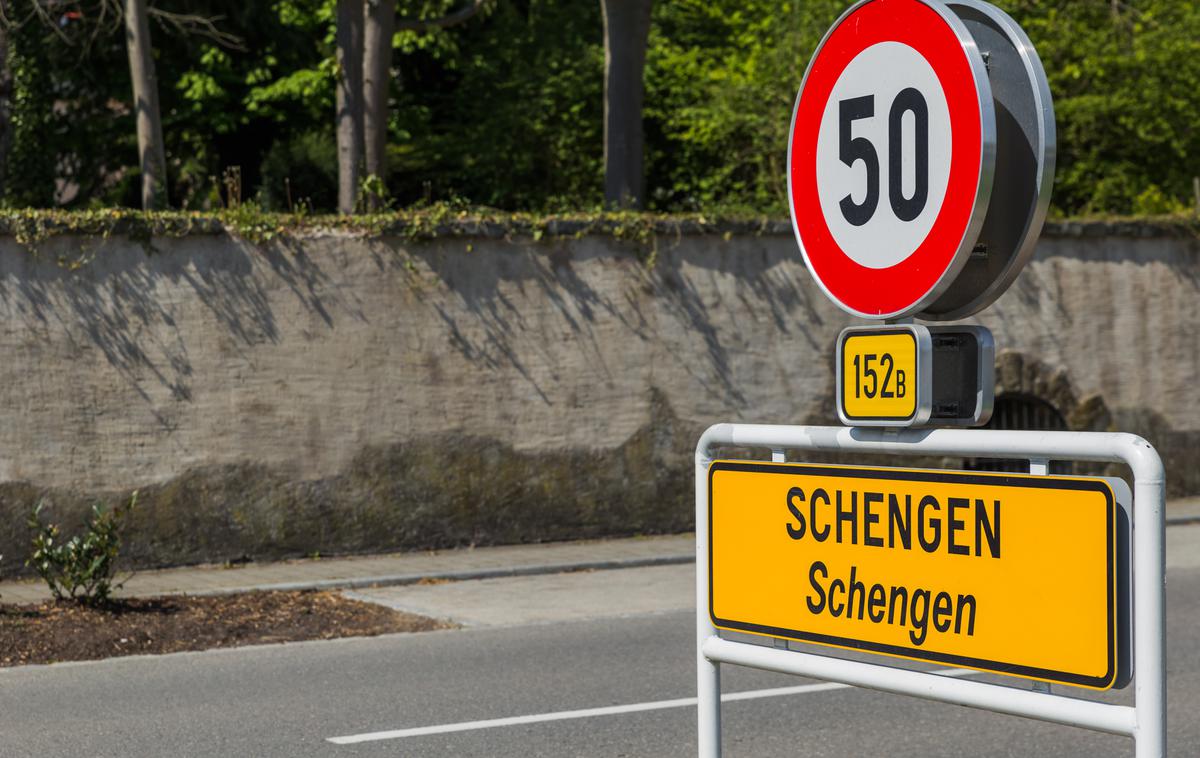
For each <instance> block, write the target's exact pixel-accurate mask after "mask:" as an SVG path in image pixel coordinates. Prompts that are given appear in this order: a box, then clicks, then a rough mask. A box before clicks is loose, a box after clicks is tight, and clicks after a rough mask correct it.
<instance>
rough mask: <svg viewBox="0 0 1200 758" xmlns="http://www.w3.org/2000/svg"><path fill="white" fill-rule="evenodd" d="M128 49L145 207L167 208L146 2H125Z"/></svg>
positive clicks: (140, 0) (164, 169)
mask: <svg viewBox="0 0 1200 758" xmlns="http://www.w3.org/2000/svg"><path fill="white" fill-rule="evenodd" d="M125 46H126V48H127V50H128V51H129V77H130V79H132V80H133V108H134V115H135V116H136V118H137V138H138V162H139V164H140V165H141V169H142V208H143V209H145V210H148V211H149V210H156V209H159V208H162V207H163V206H165V205H166V200H167V159H166V152H165V150H164V149H163V136H162V116H161V115H160V114H159V110H158V84H157V82H156V81H155V78H154V50H153V48H151V46H150V24H149V23H148V20H147V15H146V0H125Z"/></svg>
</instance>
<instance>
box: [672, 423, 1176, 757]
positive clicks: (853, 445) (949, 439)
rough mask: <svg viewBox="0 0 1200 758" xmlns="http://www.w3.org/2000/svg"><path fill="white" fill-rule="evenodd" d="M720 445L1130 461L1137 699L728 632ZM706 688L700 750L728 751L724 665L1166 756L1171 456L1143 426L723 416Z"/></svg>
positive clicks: (699, 502) (700, 488)
mask: <svg viewBox="0 0 1200 758" xmlns="http://www.w3.org/2000/svg"><path fill="white" fill-rule="evenodd" d="M721 446H736V447H741V448H747V447H751V448H765V449H768V450H770V451H771V453H772V459H773V460H776V461H783V460H784V451H785V450H803V451H824V452H852V453H873V454H892V455H897V454H898V455H925V456H964V457H967V456H980V457H983V456H986V457H990V458H1019V459H1029V460H1030V462H1031V465H1030V472H1031V473H1034V474H1046V473H1048V468H1049V466H1048V462H1049V460H1050V459H1051V458H1053V459H1056V460H1067V459H1069V460H1083V461H1105V462H1114V463H1124V464H1126V465H1128V466H1129V467H1130V468H1131V469H1132V471H1133V479H1134V484H1133V555H1132V561H1131V564H1132V567H1133V585H1132V586H1133V669H1134V705H1132V706H1124V705H1112V704H1109V703H1103V702H1096V701H1091V700H1083V699H1080V698H1074V697H1067V696H1063V695H1052V694H1050V692H1049V691H1048V688H1046V687H1037V686H1035V688H1034V689H1032V690H1025V689H1017V688H1016V687H1010V686H1003V685H997V684H988V683H985V682H977V681H970V680H966V679H959V678H951V677H946V676H940V675H938V674H930V673H924V672H919V671H911V670H907V669H900V668H895V667H892V666H887V665H883V664H878V663H861V662H858V661H851V660H844V659H840V658H834V657H830V656H824V655H816V654H812V653H805V652H799V651H793V650H784V649H778V648H772V647H764V646H762V645H755V644H749V643H745V642H736V641H733V640H727V639H723V638H722V637H721V636H720V635H719V634H718V632H717V629H716V627H714V626H713V624H712V620H711V619H710V618H709V615H708V598H709V573H708V572H709V556H708V543H709V522H708V467H709V464H710V463H711V462H712V460H713V450H714V449H715V448H717V447H721ZM695 464H696V471H695V475H696V685H697V693H696V694H697V702H698V706H697V735H698V742H699V756H700V758H719V756H720V755H721V678H720V677H721V674H720V671H721V669H720V666H721V664H722V663H731V664H736V665H741V666H750V667H753V668H759V669H764V670H767V671H776V672H780V673H784V674H796V675H799V676H807V677H813V678H816V679H824V680H828V681H832V682H840V683H842V684H848V685H852V686H857V687H865V688H869V689H876V690H881V691H883V692H892V693H896V694H902V695H912V696H915V697H922V698H925V699H928V700H936V701H940V702H945V703H953V704H957V705H965V706H968V707H971V708H980V709H983V710H990V711H995V712H998V713H1007V714H1010V715H1014V716H1024V717H1026V718H1033V719H1038V720H1041V721H1048V722H1051V723H1055V724H1066V725H1068V726H1078V727H1083V728H1085V729H1092V730H1095V731H1100V732H1107V733H1110V734H1119V735H1124V736H1127V737H1132V738H1133V740H1134V750H1135V756H1136V758H1165V756H1166V754H1167V688H1166V667H1165V660H1166V658H1165V656H1166V585H1165V575H1166V565H1165V550H1164V542H1165V538H1166V536H1165V535H1166V532H1165V520H1164V509H1165V481H1164V474H1163V465H1162V460H1161V459H1160V458H1159V456H1158V453H1157V452H1156V451H1155V450H1154V448H1153V447H1152V446H1151V445H1150V443H1148V442H1146V440H1144V439H1142V438H1141V437H1138V436H1136V435H1133V434H1122V433H1098V432H1032V431H1029V432H1026V431H992V430H965V429H934V430H928V429H904V430H898V429H886V428H872V429H867V428H861V427H860V428H846V427H822V426H766V425H757V424H717V425H715V426H712V427H710V428H709V429H708V430H707V431H705V432H704V434H703V435H702V436H701V437H700V441H699V442H698V443H697V445H696V458H695Z"/></svg>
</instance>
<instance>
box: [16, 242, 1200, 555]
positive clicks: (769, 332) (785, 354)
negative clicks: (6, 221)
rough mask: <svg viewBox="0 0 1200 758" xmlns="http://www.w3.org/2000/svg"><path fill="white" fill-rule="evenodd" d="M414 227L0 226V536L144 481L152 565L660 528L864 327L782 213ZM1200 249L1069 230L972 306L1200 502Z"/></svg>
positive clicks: (1034, 384) (795, 408)
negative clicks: (991, 298)
mask: <svg viewBox="0 0 1200 758" xmlns="http://www.w3.org/2000/svg"><path fill="white" fill-rule="evenodd" d="M655 247H656V250H655V252H654V256H653V266H652V267H651V266H648V265H647V264H646V263H645V258H646V253H647V250H646V249H645V248H643V247H638V246H635V245H632V244H630V243H623V242H619V241H616V240H614V239H612V238H609V237H599V236H589V237H584V238H582V239H558V240H551V241H542V242H537V243H535V242H533V241H531V240H528V239H521V240H515V241H511V240H505V239H489V238H484V237H479V238H473V239H467V238H448V239H442V240H436V241H431V242H422V243H408V242H405V241H403V240H401V239H398V238H366V237H361V236H353V235H348V234H344V233H328V234H315V235H311V236H306V237H303V238H298V239H295V238H289V239H285V240H283V241H280V242H275V243H271V244H269V245H268V246H266V247H265V248H258V247H255V246H253V245H250V244H249V243H245V242H241V241H237V240H234V239H231V238H230V237H228V236H225V235H194V236H188V237H183V238H177V239H176V238H155V239H153V240H152V241H151V242H150V243H148V244H147V243H139V242H137V241H130V240H127V239H124V238H112V239H109V240H89V239H82V238H72V237H59V238H54V239H51V240H49V241H46V242H43V243H41V244H40V245H39V246H38V248H37V250H36V251H30V250H29V249H26V248H25V247H23V246H21V245H18V244H17V243H16V242H15V241H13V240H11V239H0V356H4V360H2V361H0V482H2V483H0V552H2V553H3V554H4V563H3V565H4V566H5V567H7V568H8V569H13V568H15V567H16V564H18V563H19V562H20V560H22V559H23V557H24V555H25V553H26V551H27V541H28V530H27V528H26V527H25V514H26V513H27V511H28V509H29V507H30V506H31V505H32V504H33V503H34V502H35V501H37V500H39V499H44V500H45V501H46V502H47V509H48V510H49V512H50V513H51V514H52V515H53V516H54V517H55V518H60V519H63V520H64V521H65V522H66V523H68V524H70V523H77V522H78V520H79V519H80V518H81V517H82V514H83V513H84V511H85V509H86V508H87V507H88V506H89V505H90V503H91V502H92V501H93V500H94V499H96V498H103V499H106V500H107V501H108V502H114V501H115V500H116V499H117V498H119V497H122V496H124V495H125V494H127V493H128V492H129V491H130V490H132V489H134V488H139V489H140V490H141V496H140V500H139V506H138V508H137V509H136V510H135V512H134V516H133V522H132V525H131V529H132V531H131V533H130V536H129V540H128V546H127V553H128V554H129V555H130V556H131V557H132V558H133V559H134V560H135V561H136V562H137V563H139V564H141V565H161V564H168V563H186V562H197V561H223V560H236V559H239V558H242V557H252V558H266V557H273V556H282V555H304V554H309V553H313V552H320V553H324V554H329V553H340V552H353V551H363V550H379V549H398V548H426V547H439V546H448V545H461V544H471V543H476V544H482V543H490V542H508V541H523V540H541V539H555V538H564V537H572V536H598V535H607V534H626V533H636V532H655V531H671V530H681V529H685V528H687V527H688V526H689V525H690V523H691V513H690V512H691V501H690V497H691V486H692V485H691V472H690V450H691V447H692V445H693V444H694V441H695V438H696V436H697V435H698V434H699V432H700V431H701V430H702V429H703V428H704V427H705V426H707V425H708V424H710V423H713V422H716V421H732V420H737V421H753V422H764V423H805V422H809V423H811V422H819V423H831V422H833V420H834V415H833V394H832V393H833V378H832V375H831V369H832V357H831V356H832V350H833V345H834V341H835V338H836V335H837V333H838V331H839V330H840V329H841V328H842V327H844V326H846V325H847V324H849V323H850V321H851V319H850V318H849V317H847V316H845V315H844V314H842V313H841V312H840V311H839V310H837V309H836V308H835V307H834V306H832V305H831V304H830V303H829V302H828V301H827V300H826V299H825V298H824V297H823V296H822V295H821V294H820V292H819V291H818V289H817V287H816V286H815V285H814V284H813V283H812V281H811V280H810V278H809V276H808V274H807V272H806V270H805V268H804V266H803V264H802V262H801V261H800V259H799V255H798V253H797V250H796V246H795V243H794V241H793V239H792V238H791V236H790V232H788V231H787V228H786V227H782V228H780V227H779V226H778V225H777V226H775V227H773V228H772V229H769V230H767V232H766V233H763V234H758V235H755V234H739V235H735V236H733V237H732V238H730V239H725V237H724V236H722V235H720V234H713V235H687V234H679V235H673V234H669V233H665V232H664V233H663V234H660V235H659V237H658V239H657V242H656V245H655ZM1198 295H1200V244H1198V243H1197V241H1196V240H1195V239H1193V238H1187V237H1181V236H1178V235H1172V234H1169V233H1166V232H1156V231H1154V230H1152V229H1144V228H1132V229H1124V230H1118V229H1114V228H1098V229H1097V228H1083V227H1056V228H1053V229H1051V230H1050V231H1049V233H1048V235H1047V236H1046V237H1045V239H1044V240H1043V242H1042V244H1041V245H1040V247H1039V249H1038V252H1037V256H1036V259H1035V260H1034V262H1033V263H1032V264H1031V265H1030V266H1029V267H1028V268H1027V269H1026V271H1025V272H1024V273H1023V274H1022V275H1021V277H1020V278H1019V279H1018V280H1017V282H1016V284H1015V285H1014V286H1013V287H1012V289H1011V290H1010V291H1009V292H1008V293H1007V294H1006V295H1005V296H1004V297H1003V298H1002V299H1001V300H1000V301H999V302H998V303H997V304H996V305H994V306H992V307H991V308H989V309H988V310H987V311H986V312H985V313H984V314H982V318H980V319H978V322H979V323H983V324H985V325H987V326H989V327H990V328H991V329H992V330H993V331H994V332H995V335H996V340H997V347H998V350H999V351H1000V352H1001V356H1000V359H999V361H998V363H999V364H1000V365H999V383H1000V388H999V389H1000V391H1016V392H1023V393H1028V394H1036V395H1039V396H1041V397H1043V398H1044V399H1046V400H1048V401H1049V402H1051V403H1052V404H1054V405H1055V406H1056V407H1058V408H1059V410H1060V411H1061V412H1062V413H1063V415H1064V416H1065V417H1067V419H1068V421H1069V423H1070V424H1071V425H1072V426H1073V427H1074V428H1080V429H1102V428H1114V429H1121V430H1126V431H1134V432H1138V433H1141V434H1144V435H1146V436H1147V437H1148V438H1150V439H1151V440H1152V441H1153V442H1155V443H1156V444H1157V445H1158V446H1159V447H1160V449H1161V450H1162V452H1163V454H1164V458H1165V459H1166V460H1167V463H1168V466H1169V469H1170V470H1169V477H1170V480H1169V481H1170V489H1171V492H1172V493H1173V494H1196V493H1200V466H1196V465H1195V463H1196V461H1197V458H1196V455H1195V453H1194V451H1195V450H1196V449H1197V446H1198V443H1200V407H1198V406H1200V393H1198V392H1197V390H1196V376H1197V374H1198V372H1200V354H1198V351H1197V346H1198V344H1200V341H1198V338H1197V336H1196V335H1197V332H1198V331H1200V297H1198Z"/></svg>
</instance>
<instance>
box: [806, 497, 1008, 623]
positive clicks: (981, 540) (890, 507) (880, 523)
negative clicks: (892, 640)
mask: <svg viewBox="0 0 1200 758" xmlns="http://www.w3.org/2000/svg"><path fill="white" fill-rule="evenodd" d="M1001 510H1002V509H1001V504H1000V500H998V499H987V500H985V499H983V498H967V497H946V498H943V499H939V498H938V497H936V496H934V495H932V494H926V495H920V494H911V493H910V494H904V495H897V494H895V493H884V492H872V491H870V490H847V491H843V490H842V489H831V490H827V489H824V488H815V489H812V490H810V491H806V490H804V489H803V488H801V487H792V488H791V489H790V490H788V493H787V514H788V515H787V519H786V528H787V534H788V537H790V538H791V539H792V540H795V541H797V542H803V541H813V542H818V543H824V542H836V543H839V544H843V545H861V546H863V547H865V548H878V549H880V550H905V551H922V552H925V553H931V554H932V553H944V554H948V555H961V556H967V557H973V558H976V559H982V560H999V558H1000V556H1001V553H1002V549H1001V548H1002V546H1001V534H1002V531H1001ZM833 574H834V572H832V571H831V570H830V568H829V567H828V566H827V565H826V563H825V562H824V561H820V560H817V561H813V562H812V564H811V565H810V566H809V569H808V582H809V585H810V587H811V589H810V590H809V591H808V594H807V596H806V598H805V603H806V605H807V606H808V610H809V612H811V613H812V614H814V615H821V614H825V613H827V614H829V615H830V616H832V617H834V618H846V619H852V618H853V619H858V620H860V621H864V620H865V621H869V622H870V623H873V624H888V625H894V626H901V627H905V628H907V629H908V636H909V639H910V640H912V643H913V644H914V645H918V646H919V645H923V644H924V643H925V640H926V639H928V635H929V631H930V628H931V627H932V629H933V630H934V631H936V632H938V633H942V634H958V635H963V634H965V635H967V636H974V634H975V623H976V617H977V615H978V613H979V608H978V603H977V601H976V599H975V596H974V595H973V594H963V593H951V592H947V591H945V590H941V589H938V588H931V587H912V586H905V585H896V584H883V583H878V582H873V581H871V579H872V578H868V577H864V576H862V575H861V574H860V572H859V569H858V567H857V566H853V565H852V566H850V568H849V571H848V572H846V573H845V574H844V576H834V575H833Z"/></svg>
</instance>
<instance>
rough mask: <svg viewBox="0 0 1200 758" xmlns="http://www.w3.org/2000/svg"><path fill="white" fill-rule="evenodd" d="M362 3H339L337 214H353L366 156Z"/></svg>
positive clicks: (359, 0) (343, 0)
mask: <svg viewBox="0 0 1200 758" xmlns="http://www.w3.org/2000/svg"><path fill="white" fill-rule="evenodd" d="M363 11H364V3H363V0H337V118H336V123H337V149H338V213H346V214H349V213H353V212H354V205H355V200H356V196H357V194H358V184H359V177H360V176H361V175H360V173H359V171H360V169H361V161H362V157H363V153H364V152H366V150H365V148H364V145H363V21H364V19H363Z"/></svg>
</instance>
